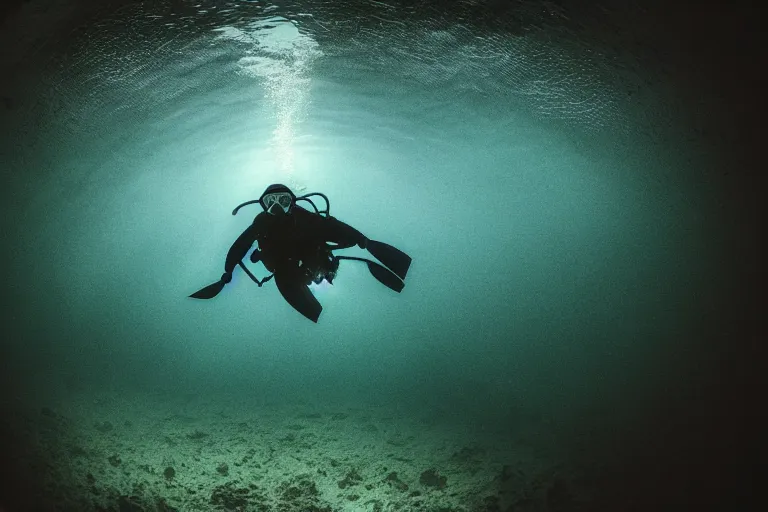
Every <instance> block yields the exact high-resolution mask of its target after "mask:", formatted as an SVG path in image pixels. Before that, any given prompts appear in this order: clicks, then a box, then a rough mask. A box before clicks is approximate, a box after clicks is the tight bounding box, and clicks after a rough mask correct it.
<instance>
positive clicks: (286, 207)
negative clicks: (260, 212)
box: [259, 183, 296, 215]
mask: <svg viewBox="0 0 768 512" xmlns="http://www.w3.org/2000/svg"><path fill="white" fill-rule="evenodd" d="M259 203H261V207H262V208H264V211H265V212H267V213H269V214H270V215H288V214H289V213H291V211H293V206H294V204H296V196H295V195H294V194H293V192H291V189H289V188H288V187H286V186H285V185H281V184H280V183H275V184H274V185H270V186H268V187H267V190H265V191H264V193H263V194H261V197H260V198H259Z"/></svg>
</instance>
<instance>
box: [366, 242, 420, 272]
mask: <svg viewBox="0 0 768 512" xmlns="http://www.w3.org/2000/svg"><path fill="white" fill-rule="evenodd" d="M366 249H368V252H370V253H371V254H372V255H373V256H374V257H376V259H378V260H379V261H380V262H382V263H383V264H384V265H385V266H386V267H387V268H389V269H390V270H392V272H394V273H395V274H397V276H398V277H399V278H400V279H403V280H405V276H406V274H408V269H409V268H410V267H411V257H410V256H408V255H407V254H405V253H404V252H403V251H401V250H400V249H397V248H395V247H392V246H391V245H389V244H385V243H384V242H377V241H376V240H368V245H367V246H366ZM371 272H373V271H371Z"/></svg>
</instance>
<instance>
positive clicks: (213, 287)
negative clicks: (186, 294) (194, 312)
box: [190, 281, 227, 299]
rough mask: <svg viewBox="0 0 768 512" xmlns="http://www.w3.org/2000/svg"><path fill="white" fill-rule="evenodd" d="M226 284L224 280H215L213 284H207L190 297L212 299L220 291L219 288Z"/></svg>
mask: <svg viewBox="0 0 768 512" xmlns="http://www.w3.org/2000/svg"><path fill="white" fill-rule="evenodd" d="M226 284H227V283H225V282H224V281H216V282H215V283H213V284H209V285H208V286H206V287H205V288H203V289H202V290H198V291H196V292H195V293H193V294H192V295H190V297H192V298H193V299H212V298H214V297H215V296H217V295H218V294H219V292H221V290H223V289H224V286H225V285H226Z"/></svg>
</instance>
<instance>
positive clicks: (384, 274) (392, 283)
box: [368, 261, 405, 293]
mask: <svg viewBox="0 0 768 512" xmlns="http://www.w3.org/2000/svg"><path fill="white" fill-rule="evenodd" d="M368 270H370V271H371V274H372V275H373V277H375V278H376V279H377V280H378V281H379V282H380V283H381V284H383V285H384V286H386V287H387V288H389V289H391V290H395V291H396V292H397V293H400V292H401V291H403V288H404V287H405V283H404V282H402V281H401V280H400V278H399V277H398V276H397V275H396V274H395V273H394V272H392V271H391V270H389V269H388V268H386V267H383V266H381V265H379V264H378V263H374V262H372V261H369V262H368Z"/></svg>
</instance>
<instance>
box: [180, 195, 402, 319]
mask: <svg viewBox="0 0 768 512" xmlns="http://www.w3.org/2000/svg"><path fill="white" fill-rule="evenodd" d="M312 196H319V197H322V198H323V200H324V201H325V204H326V208H325V210H318V208H317V206H315V203H314V202H313V201H312V199H310V197H312ZM299 201H305V202H307V203H309V205H311V206H312V208H313V209H314V212H311V211H309V210H307V209H305V208H302V207H301V206H299V205H297V204H296V203H297V202H299ZM254 203H259V204H260V205H261V207H262V208H263V209H264V211H263V212H260V213H259V214H258V215H256V217H255V218H254V219H253V223H251V225H250V226H248V228H246V230H245V231H243V233H242V234H241V235H240V236H239V237H238V238H237V240H235V242H234V243H233V244H232V247H230V248H229V252H228V253H227V259H226V261H225V263H224V274H222V276H221V279H220V280H219V281H217V282H215V283H213V284H211V285H208V286H206V287H205V288H203V289H202V290H199V291H197V292H195V293H193V294H192V295H190V297H192V298H195V299H211V298H213V297H215V296H216V295H218V294H219V292H221V290H222V289H223V288H224V286H226V284H227V283H229V282H230V281H232V272H233V271H234V270H235V267H236V266H238V265H239V266H240V267H241V268H242V269H243V271H245V273H246V274H248V276H249V277H250V278H251V279H252V280H253V282H255V283H256V284H257V285H259V287H261V286H262V285H263V284H264V283H266V282H267V281H269V280H270V279H272V278H273V277H274V279H275V283H276V284H277V289H278V290H279V291H280V294H281V295H282V296H283V298H284V299H285V300H286V301H287V302H288V304H290V305H291V306H293V308H294V309H296V310H297V311H298V312H299V313H301V314H302V315H304V316H305V317H307V318H309V319H310V320H312V321H313V322H317V319H318V318H319V317H320V313H321V311H322V310H323V307H322V306H321V305H320V303H319V302H318V301H317V299H316V298H315V296H314V295H313V294H312V292H311V291H310V289H309V285H310V284H311V283H313V282H314V283H315V284H320V283H321V282H322V281H323V280H326V281H328V283H330V284H333V279H334V277H336V272H337V271H338V268H339V262H340V261H341V260H355V261H362V262H365V263H367V265H368V270H369V271H370V272H371V274H372V275H373V277H375V278H376V279H377V280H378V281H379V282H380V283H382V284H384V285H385V286H387V287H388V288H390V289H392V290H394V291H396V292H398V293H399V292H400V291H401V290H402V289H403V287H404V286H405V283H404V282H403V281H404V280H405V276H406V274H407V273H408V268H409V267H410V265H411V258H410V256H408V255H407V254H405V253H404V252H402V251H400V250H398V249H396V248H394V247H392V246H391V245H388V244H385V243H383V242H378V241H376V240H371V239H369V238H366V237H365V236H364V235H363V234H362V233H360V232H359V231H358V230H356V229H355V228H353V227H352V226H349V225H348V224H345V223H344V222H341V221H340V220H338V219H336V218H334V217H331V216H330V208H331V205H330V201H329V200H328V197H326V196H325V194H321V193H319V192H313V193H311V194H306V195H303V196H300V197H296V195H295V194H294V193H293V192H291V190H290V189H289V188H288V187H286V186H285V185H281V184H279V183H278V184H274V185H270V186H269V187H267V189H266V190H265V191H264V193H263V194H262V195H261V197H260V198H259V199H255V200H253V201H246V202H245V203H242V204H240V205H238V206H237V207H236V208H235V209H234V210H233V211H232V215H237V212H238V210H240V208H242V207H243V206H246V205H249V204H254ZM254 242H257V243H258V247H257V248H255V249H254V250H253V252H252V253H251V256H250V260H251V262H252V263H258V262H259V261H261V262H262V263H263V264H264V267H266V269H267V270H268V271H270V272H271V274H270V275H269V276H267V277H265V278H264V279H261V280H259V279H257V278H256V277H255V276H254V275H253V274H252V273H251V271H250V270H248V268H247V267H246V266H245V265H244V264H243V259H245V257H246V255H247V254H248V251H249V250H250V248H251V246H252V245H253V243H254ZM355 245H357V246H358V247H360V248H361V249H367V250H368V252H369V253H370V254H371V255H373V256H374V257H375V258H376V259H378V260H379V261H380V262H381V263H383V265H381V264H379V263H377V262H375V261H371V260H369V259H366V258H357V257H354V256H336V255H335V254H333V251H334V250H337V249H346V248H349V247H353V246H355Z"/></svg>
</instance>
